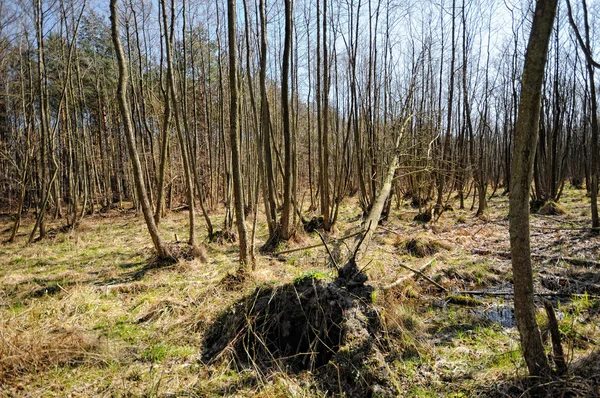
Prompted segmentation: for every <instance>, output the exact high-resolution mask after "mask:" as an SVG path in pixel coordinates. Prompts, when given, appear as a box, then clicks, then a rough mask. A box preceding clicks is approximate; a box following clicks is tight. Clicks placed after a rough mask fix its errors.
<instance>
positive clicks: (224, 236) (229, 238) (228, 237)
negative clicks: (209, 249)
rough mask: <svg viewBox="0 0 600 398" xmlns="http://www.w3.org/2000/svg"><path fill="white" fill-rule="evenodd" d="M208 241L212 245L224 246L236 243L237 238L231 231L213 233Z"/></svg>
mask: <svg viewBox="0 0 600 398" xmlns="http://www.w3.org/2000/svg"><path fill="white" fill-rule="evenodd" d="M208 239H209V240H210V241H211V242H212V243H217V244H219V245H223V244H225V243H235V241H236V240H237V236H235V234H234V233H233V232H231V231H221V230H219V231H215V232H213V233H212V234H211V235H210V236H209V237H208Z"/></svg>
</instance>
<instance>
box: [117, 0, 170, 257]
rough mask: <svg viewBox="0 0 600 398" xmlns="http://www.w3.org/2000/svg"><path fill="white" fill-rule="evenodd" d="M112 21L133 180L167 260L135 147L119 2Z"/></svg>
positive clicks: (159, 252)
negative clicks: (120, 29) (120, 34)
mask: <svg viewBox="0 0 600 398" xmlns="http://www.w3.org/2000/svg"><path fill="white" fill-rule="evenodd" d="M110 21H111V31H112V41H113V45H114V46H115V52H116V53H117V61H118V66H119V85H118V88H117V97H118V101H119V108H120V110H121V117H122V119H123V125H124V126H123V127H124V129H125V138H126V139H127V148H128V150H129V156H130V157H131V162H132V166H133V178H134V181H135V186H136V189H137V194H138V200H139V201H140V204H141V206H142V212H143V213H144V219H145V220H146V225H147V226H148V232H150V236H151V237H152V242H153V243H154V248H155V249H156V252H157V255H158V257H159V258H161V259H166V258H169V257H170V253H169V249H168V248H167V246H166V245H165V243H164V241H163V240H162V238H161V236H160V235H159V233H158V228H157V227H156V223H155V222H154V218H153V214H152V207H151V206H150V201H149V200H148V195H147V193H146V187H145V186H144V181H143V174H142V165H141V163H140V158H139V156H138V152H137V149H136V147H135V137H134V136H133V124H132V121H131V112H130V110H129V103H128V101H127V83H128V79H129V75H128V72H127V66H126V64H125V55H124V54H123V47H122V46H121V39H120V38H119V14H118V12H117V0H110Z"/></svg>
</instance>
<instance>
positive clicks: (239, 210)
mask: <svg viewBox="0 0 600 398" xmlns="http://www.w3.org/2000/svg"><path fill="white" fill-rule="evenodd" d="M235 3H236V2H235V0H227V33H228V36H229V102H230V106H229V137H230V140H231V162H232V165H231V168H232V173H233V195H234V200H235V222H236V224H237V229H238V234H239V245H240V265H241V266H242V267H245V266H246V265H248V236H247V235H248V234H247V231H246V222H245V221H244V218H245V217H244V191H243V185H242V173H241V166H240V151H239V136H238V82H237V51H236V40H235V34H236V28H235V26H236V4H235Z"/></svg>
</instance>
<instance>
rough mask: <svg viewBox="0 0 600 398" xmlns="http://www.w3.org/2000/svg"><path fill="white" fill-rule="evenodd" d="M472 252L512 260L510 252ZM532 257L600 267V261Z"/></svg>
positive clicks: (532, 255) (562, 257)
mask: <svg viewBox="0 0 600 398" xmlns="http://www.w3.org/2000/svg"><path fill="white" fill-rule="evenodd" d="M470 252H471V253H472V254H480V255H484V256H488V255H494V256H498V257H503V258H506V259H510V252H499V251H495V250H486V249H471V250H470ZM531 257H534V258H541V259H544V260H556V261H559V260H562V261H565V262H567V263H570V264H573V265H579V266H582V267H585V266H593V267H600V261H594V260H587V259H585V258H575V257H564V256H555V255H551V254H542V253H532V254H531Z"/></svg>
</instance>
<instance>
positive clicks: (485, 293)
mask: <svg viewBox="0 0 600 398" xmlns="http://www.w3.org/2000/svg"><path fill="white" fill-rule="evenodd" d="M454 293H456V294H469V295H473V296H492V297H501V296H514V295H515V293H514V292H512V291H504V292H488V291H485V290H462V291H457V292H454ZM533 295H534V296H538V297H572V296H575V297H588V298H593V299H600V296H596V295H592V294H587V293H584V294H581V293H566V292H565V293H560V292H550V293H533Z"/></svg>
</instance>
